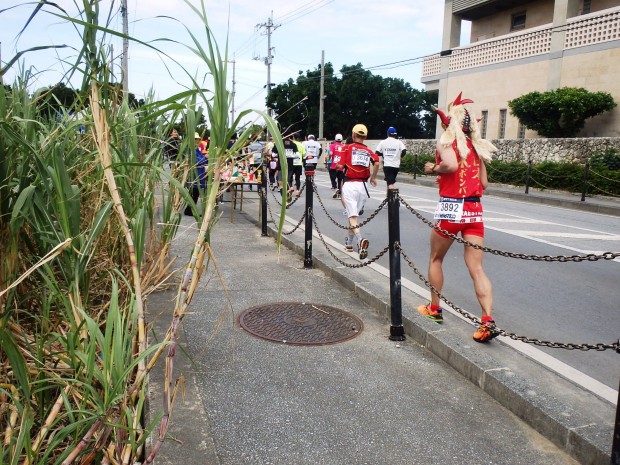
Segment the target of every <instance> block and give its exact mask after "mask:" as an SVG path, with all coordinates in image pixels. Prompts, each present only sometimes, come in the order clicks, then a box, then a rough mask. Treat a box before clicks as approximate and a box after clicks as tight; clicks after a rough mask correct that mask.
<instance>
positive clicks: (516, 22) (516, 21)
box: [510, 11, 525, 31]
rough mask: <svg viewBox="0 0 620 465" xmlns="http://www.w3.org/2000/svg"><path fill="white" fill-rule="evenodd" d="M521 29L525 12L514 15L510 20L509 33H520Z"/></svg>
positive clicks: (523, 27)
mask: <svg viewBox="0 0 620 465" xmlns="http://www.w3.org/2000/svg"><path fill="white" fill-rule="evenodd" d="M521 29H525V11H522V12H521V13H515V14H514V15H512V16H511V20H510V30H511V31H520V30H521Z"/></svg>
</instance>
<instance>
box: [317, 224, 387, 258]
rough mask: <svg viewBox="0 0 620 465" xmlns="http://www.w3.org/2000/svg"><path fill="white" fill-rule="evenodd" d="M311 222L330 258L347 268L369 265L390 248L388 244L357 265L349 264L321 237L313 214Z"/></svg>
mask: <svg viewBox="0 0 620 465" xmlns="http://www.w3.org/2000/svg"><path fill="white" fill-rule="evenodd" d="M310 214H312V212H310ZM312 224H314V228H315V229H316V232H317V234H318V235H319V238H320V239H321V242H322V243H323V245H324V246H325V248H326V249H327V252H329V254H330V255H331V256H332V258H333V259H334V260H336V261H337V262H338V263H340V264H341V265H343V266H345V267H347V268H363V267H365V266H368V265H370V264H371V263H373V262H376V261H377V260H379V259H380V258H381V257H382V256H383V255H385V254H386V253H387V251H388V250H390V246H389V245H387V246H386V247H385V248H384V249H383V250H382V251H381V252H379V253H378V254H377V255H376V256H375V257H373V258H371V259H368V260H366V261H365V262H363V263H359V264H357V265H351V264H350V263H347V262H345V261H342V260H341V259H340V258H338V257H337V256H336V255H335V254H334V252H332V250H331V248H330V246H329V245H328V244H327V242H325V239H324V238H323V234H322V233H321V231H320V229H319V226H318V225H317V224H316V218H315V217H314V215H312Z"/></svg>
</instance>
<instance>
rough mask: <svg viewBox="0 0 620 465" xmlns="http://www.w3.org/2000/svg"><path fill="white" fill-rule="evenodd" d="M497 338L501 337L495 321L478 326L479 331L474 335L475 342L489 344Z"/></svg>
mask: <svg viewBox="0 0 620 465" xmlns="http://www.w3.org/2000/svg"><path fill="white" fill-rule="evenodd" d="M497 336H499V329H497V326H495V321H493V320H489V321H487V322H486V323H481V324H479V325H478V329H477V330H476V332H475V333H474V341H476V342H489V341H490V340H491V339H493V338H494V337H497Z"/></svg>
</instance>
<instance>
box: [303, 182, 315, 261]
mask: <svg viewBox="0 0 620 465" xmlns="http://www.w3.org/2000/svg"><path fill="white" fill-rule="evenodd" d="M313 176H314V171H306V221H305V228H306V237H305V239H306V240H305V244H304V268H312V199H313V197H314V195H313V194H314V190H313V187H312V178H313Z"/></svg>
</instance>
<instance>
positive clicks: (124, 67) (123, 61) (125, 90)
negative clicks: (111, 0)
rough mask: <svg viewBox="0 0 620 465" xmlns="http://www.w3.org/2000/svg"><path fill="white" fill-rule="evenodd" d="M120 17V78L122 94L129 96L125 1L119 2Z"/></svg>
mask: <svg viewBox="0 0 620 465" xmlns="http://www.w3.org/2000/svg"><path fill="white" fill-rule="evenodd" d="M121 16H122V17H123V34H124V35H125V37H123V57H122V59H121V77H122V80H123V94H125V96H127V95H129V57H128V55H129V39H127V36H128V35H129V23H128V20H127V0H121Z"/></svg>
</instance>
